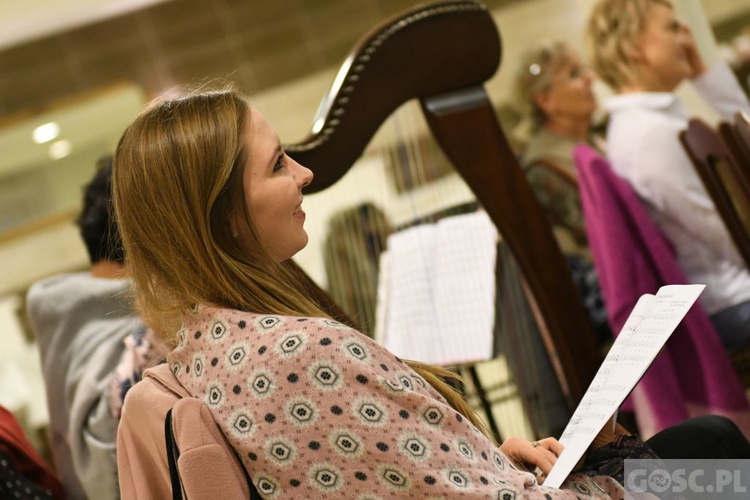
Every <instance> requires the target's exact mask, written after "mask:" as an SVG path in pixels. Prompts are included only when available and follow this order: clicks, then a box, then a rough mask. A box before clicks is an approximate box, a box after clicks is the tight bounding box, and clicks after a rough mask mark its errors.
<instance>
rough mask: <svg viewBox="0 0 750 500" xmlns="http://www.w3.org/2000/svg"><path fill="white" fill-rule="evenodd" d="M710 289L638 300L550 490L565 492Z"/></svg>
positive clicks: (680, 288)
mask: <svg viewBox="0 0 750 500" xmlns="http://www.w3.org/2000/svg"><path fill="white" fill-rule="evenodd" d="M704 288H705V285H667V286H663V287H661V288H660V289H659V291H658V292H657V293H656V295H650V294H647V295H643V296H642V297H641V298H640V299H639V300H638V303H636V305H635V307H634V308H633V311H632V312H631V314H630V316H629V317H628V319H627V321H626V322H625V325H624V326H623V328H622V330H621V331H620V334H619V335H618V336H617V339H616V340H615V342H614V344H613V345H612V347H611V349H610V350H609V353H608V354H607V357H606V358H605V359H604V362H602V365H601V366H600V367H599V371H597V373H596V376H595V377H594V380H593V381H592V382H591V385H590V386H589V388H588V390H587V391H586V394H584V396H583V398H582V399H581V402H580V403H579V404H578V408H576V411H575V413H573V417H572V418H571V419H570V422H569V423H568V426H567V427H566V428H565V431H564V432H563V434H562V436H561V437H560V442H561V443H562V445H563V446H564V450H563V452H562V454H561V455H560V457H559V458H558V459H557V462H556V463H555V466H554V467H553V468H552V470H551V471H550V473H549V475H548V476H547V479H546V480H545V481H544V485H545V486H552V487H554V488H559V487H560V485H561V484H562V483H563V481H564V480H565V478H566V477H567V476H568V475H569V474H570V472H571V471H572V470H573V467H575V465H576V464H577V463H578V461H579V460H580V458H581V457H582V456H583V454H584V453H585V452H586V449H587V448H588V447H589V445H591V443H592V442H593V440H594V438H595V437H596V435H597V434H598V433H599V431H600V430H601V429H602V427H603V426H604V424H606V423H607V421H608V420H609V418H610V417H611V416H612V415H613V414H614V413H615V412H616V411H617V408H619V406H620V405H621V404H622V402H623V401H624V400H625V398H626V397H627V395H628V394H629V393H630V391H632V390H633V387H635V385H636V384H637V383H638V381H639V380H640V379H641V377H642V376H643V374H644V373H645V372H646V370H647V369H648V367H649V366H650V365H651V363H652V362H653V361H654V358H656V355H657V354H658V353H659V351H660V350H661V348H662V346H664V343H665V342H666V341H667V339H669V336H670V335H672V332H673V331H674V330H675V328H677V325H678V324H679V323H680V321H682V318H684V317H685V314H687V312H688V310H689V309H690V307H692V305H693V303H694V302H695V301H696V300H697V299H698V296H699V295H700V294H701V292H702V291H703V289H704Z"/></svg>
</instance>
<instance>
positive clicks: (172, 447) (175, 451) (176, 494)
mask: <svg viewBox="0 0 750 500" xmlns="http://www.w3.org/2000/svg"><path fill="white" fill-rule="evenodd" d="M164 437H165V438H166V442H167V462H169V478H170V479H171V481H172V500H182V483H181V482H180V471H179V470H178V469H177V459H178V458H180V449H179V448H178V447H177V443H176V442H175V440H174V433H173V432H172V409H171V408H170V409H169V411H168V412H167V416H166V418H165V419H164ZM237 458H238V459H239V457H237ZM242 470H243V472H244V473H245V479H246V480H247V484H248V486H249V487H250V500H263V497H262V496H260V493H258V490H257V489H256V488H255V485H254V484H253V482H252V481H251V480H250V476H249V475H248V474H247V471H246V470H245V468H244V467H243V468H242Z"/></svg>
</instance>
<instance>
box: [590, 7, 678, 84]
mask: <svg viewBox="0 0 750 500" xmlns="http://www.w3.org/2000/svg"><path fill="white" fill-rule="evenodd" d="M652 5H664V6H666V7H669V8H670V9H671V8H672V2H670V1H669V0H600V1H599V2H598V3H597V4H596V5H595V6H594V8H593V10H592V11H591V15H590V16H589V21H588V25H587V27H586V48H587V52H588V57H589V60H590V64H591V67H592V68H593V69H594V71H595V72H596V73H597V74H598V75H599V78H601V79H602V80H604V82H606V83H607V85H609V86H610V87H612V88H613V89H614V90H620V89H621V88H622V87H623V86H625V85H627V84H630V83H633V80H634V78H635V77H636V75H635V73H634V72H633V71H634V68H633V65H632V63H631V60H630V55H629V52H630V50H631V48H632V46H633V44H634V43H635V42H636V40H637V39H638V37H639V36H640V35H641V34H642V33H643V32H644V30H645V26H646V20H647V14H648V8H649V7H650V6H652Z"/></svg>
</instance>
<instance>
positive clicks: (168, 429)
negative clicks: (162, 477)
mask: <svg viewBox="0 0 750 500" xmlns="http://www.w3.org/2000/svg"><path fill="white" fill-rule="evenodd" d="M164 437H165V438H166V442H167V461H168V462H169V478H170V479H171V480H172V500H182V484H181V483H180V472H179V471H178V470H177V459H178V458H179V457H180V449H179V448H177V443H175V441H174V434H173V433H172V408H170V409H169V411H168V412H167V416H166V418H165V419H164Z"/></svg>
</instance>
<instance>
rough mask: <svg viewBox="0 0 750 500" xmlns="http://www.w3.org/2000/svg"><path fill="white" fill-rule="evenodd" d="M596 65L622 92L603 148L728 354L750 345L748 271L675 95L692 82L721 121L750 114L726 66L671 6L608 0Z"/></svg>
mask: <svg viewBox="0 0 750 500" xmlns="http://www.w3.org/2000/svg"><path fill="white" fill-rule="evenodd" d="M586 38H587V45H588V50H589V53H590V59H591V65H592V67H593V69H594V70H595V71H596V72H597V74H598V75H599V77H600V78H601V79H602V80H604V81H605V82H606V83H608V84H609V85H610V86H612V88H613V89H614V90H615V91H616V92H617V95H615V96H613V97H610V98H608V99H606V100H605V101H604V103H603V105H604V108H605V109H606V110H607V111H608V112H609V124H608V129H607V140H606V150H607V157H608V159H609V161H610V163H611V165H612V168H613V169H614V170H615V172H617V174H619V175H620V176H621V177H623V178H625V179H627V180H628V182H630V184H631V185H632V186H633V188H634V189H635V191H636V192H637V193H638V195H639V196H640V198H641V199H642V200H643V201H644V203H645V205H646V208H647V210H648V211H649V213H650V215H651V216H652V218H653V219H654V221H655V222H656V224H657V226H658V227H659V228H660V229H661V231H662V232H663V233H664V235H665V236H666V237H667V238H668V239H669V240H670V242H671V243H672V245H673V246H674V249H675V252H676V257H677V261H678V263H679V264H680V266H681V267H682V270H683V271H684V272H685V275H686V276H687V278H688V280H689V281H690V282H692V283H703V284H706V285H707V286H706V290H705V292H704V293H703V294H702V296H701V299H700V300H701V301H702V304H703V306H704V307H705V309H706V311H707V312H708V313H709V315H710V316H711V320H712V322H713V323H714V325H715V327H716V329H717V331H718V332H719V336H720V337H721V340H722V342H723V344H724V346H725V347H728V348H731V347H736V346H740V345H743V344H745V343H747V342H749V341H750V273H749V272H748V269H747V268H746V267H745V264H744V263H743V261H742V258H741V257H740V255H739V253H738V251H737V248H736V247H735V246H734V243H733V242H732V240H731V238H730V236H729V233H728V232H727V229H726V227H725V226H724V224H723V222H722V220H721V217H720V216H719V214H718V213H717V211H716V208H715V206H714V204H713V202H712V201H711V198H710V197H709V195H708V194H707V192H706V190H705V188H704V187H703V184H702V183H701V181H700V179H699V177H698V176H697V174H696V172H695V170H694V168H693V166H692V163H691V162H690V159H689V157H688V156H687V154H686V152H685V151H684V149H683V147H682V144H681V143H680V140H679V133H680V131H681V130H684V129H685V128H686V127H687V124H688V120H689V118H690V116H689V115H688V112H687V111H686V110H685V108H684V107H683V105H682V103H681V102H680V99H679V98H678V97H677V96H676V95H675V94H674V91H675V89H676V88H677V87H678V86H679V85H681V84H682V83H683V82H686V81H688V82H690V83H691V84H692V85H693V87H694V88H695V89H696V90H697V91H698V93H699V94H700V95H701V97H703V99H704V100H705V101H706V102H707V103H708V104H709V105H711V106H712V107H713V108H714V109H715V110H716V111H717V112H718V113H719V114H720V115H721V116H722V117H723V118H724V119H732V117H733V116H734V114H735V113H736V112H738V111H745V112H750V102H748V99H747V96H746V95H745V94H744V93H743V91H742V89H741V87H740V86H739V84H738V83H737V80H736V78H735V77H734V75H733V73H732V72H731V70H730V69H729V67H728V66H727V65H726V64H724V63H722V62H717V63H715V64H713V65H711V67H706V66H705V65H704V63H703V61H702V59H701V57H700V54H699V52H698V49H697V47H696V44H695V41H694V40H693V37H692V35H691V33H690V30H689V28H688V27H687V25H685V24H684V23H683V22H682V21H681V20H680V19H678V18H677V16H676V14H675V12H674V9H673V8H672V4H671V2H669V1H667V0H601V1H600V2H598V3H597V4H596V5H595V7H594V9H593V11H592V13H591V17H590V19H589V21H588V26H587V31H586Z"/></svg>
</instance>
